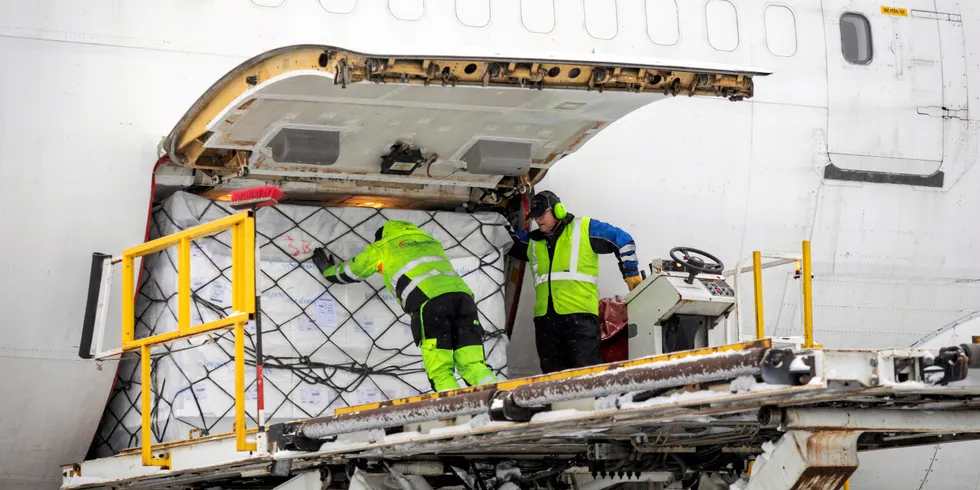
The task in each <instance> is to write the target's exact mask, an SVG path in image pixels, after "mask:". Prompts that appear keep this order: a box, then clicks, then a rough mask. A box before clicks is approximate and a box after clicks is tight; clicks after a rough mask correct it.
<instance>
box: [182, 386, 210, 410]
mask: <svg viewBox="0 0 980 490" xmlns="http://www.w3.org/2000/svg"><path fill="white" fill-rule="evenodd" d="M195 396H196V397H197V400H198V401H203V400H207V399H208V387H207V386H205V385H203V384H200V383H199V384H196V385H194V393H191V391H190V390H187V391H185V392H184V401H185V402H187V403H190V404H192V405H193V403H194V397H195Z"/></svg>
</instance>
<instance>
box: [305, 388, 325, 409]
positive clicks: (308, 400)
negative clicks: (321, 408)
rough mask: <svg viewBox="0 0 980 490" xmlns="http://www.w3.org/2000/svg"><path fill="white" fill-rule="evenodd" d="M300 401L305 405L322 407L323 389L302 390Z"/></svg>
mask: <svg viewBox="0 0 980 490" xmlns="http://www.w3.org/2000/svg"><path fill="white" fill-rule="evenodd" d="M299 401H300V403H301V404H303V405H320V404H321V403H323V388H319V387H317V388H300V390H299Z"/></svg>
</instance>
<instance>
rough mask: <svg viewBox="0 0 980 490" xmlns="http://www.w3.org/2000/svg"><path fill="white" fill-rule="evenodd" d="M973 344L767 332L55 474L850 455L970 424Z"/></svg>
mask: <svg viewBox="0 0 980 490" xmlns="http://www.w3.org/2000/svg"><path fill="white" fill-rule="evenodd" d="M971 353H973V354H974V357H973V358H972V359H971V357H970V354H971ZM975 354H976V348H975V346H958V347H950V348H944V349H889V350H829V349H802V348H799V347H790V348H785V347H783V346H774V345H773V341H772V340H771V339H763V340H759V341H754V342H748V343H742V344H734V345H729V346H723V347H716V348H710V349H701V350H695V351H685V352H679V353H674V354H669V355H663V356H656V357H648V358H642V359H637V360H632V361H628V362H622V363H613V364H605V365H600V366H595V367H592V368H587V369H580V370H574V371H566V372H562V373H556V374H553V375H549V376H538V377H532V378H526V379H520V380H512V381H506V382H502V383H498V384H496V385H487V386H479V387H473V388H467V389H462V390H456V391H453V392H444V393H439V394H434V395H424V396H419V397H413V398H408V399H401V400H394V401H389V402H383V403H375V404H370V405H366V406H361V407H351V408H350V409H347V410H344V413H338V414H335V415H334V416H331V417H323V418H317V419H310V420H301V421H296V422H292V423H286V424H274V425H270V426H268V427H265V428H263V429H264V430H262V431H255V430H254V429H253V431H252V432H251V433H250V435H249V438H250V439H254V441H255V443H256V444H257V449H256V450H255V451H249V452H239V451H236V447H235V439H234V435H233V434H228V435H220V436H213V437H207V438H201V439H196V440H189V441H182V442H177V443H171V444H163V445H159V446H154V447H153V451H154V452H155V453H156V452H163V451H166V452H169V454H170V457H171V461H172V463H171V467H170V468H166V469H161V468H157V467H144V466H142V465H141V464H140V453H139V451H138V450H130V451H127V452H123V453H121V454H119V455H117V456H114V457H110V458H103V459H97V460H91V461H85V462H82V463H77V464H73V465H67V466H65V467H64V483H63V485H62V488H65V489H82V488H99V487H103V486H107V485H109V486H112V487H114V488H167V487H173V486H177V487H179V488H185V487H189V488H196V487H198V486H199V487H202V488H203V487H210V486H214V485H221V484H222V482H225V483H226V484H227V483H229V482H236V484H239V485H240V484H241V483H242V482H244V481H248V482H251V483H250V484H249V485H250V488H276V487H277V485H280V484H284V483H286V482H290V483H289V485H303V483H302V481H300V480H301V479H300V478H299V477H300V476H303V475H305V476H303V478H304V479H305V480H303V481H308V482H309V481H313V479H312V478H313V477H312V476H310V475H309V474H308V472H309V471H311V470H316V472H317V475H319V480H317V481H318V482H319V483H318V485H321V486H320V487H318V488H348V486H347V485H349V484H350V482H348V481H347V480H348V479H350V478H351V477H352V476H353V477H355V479H356V477H357V476H356V475H357V474H364V475H370V474H372V473H385V474H387V473H391V472H392V471H394V470H392V465H398V464H401V465H404V464H405V463H413V464H415V465H416V466H412V465H407V466H405V467H406V468H408V470H406V471H408V473H412V472H413V471H414V472H416V473H419V472H421V473H423V474H424V473H425V471H423V470H419V468H426V466H424V465H429V466H428V467H429V468H431V467H432V465H436V466H438V465H444V467H445V468H447V469H448V468H456V470H460V469H467V468H468V471H471V472H473V473H474V474H480V471H481V468H484V469H485V468H487V467H489V468H491V472H492V468H493V465H495V464H498V463H499V462H501V461H505V460H508V461H512V462H514V463H513V464H516V465H518V466H523V467H524V468H526V471H525V473H524V476H523V477H522V478H523V479H524V480H523V481H525V482H531V481H534V480H532V478H534V476H535V475H536V474H543V473H546V472H548V471H551V472H557V473H561V472H569V471H574V469H576V468H577V469H578V470H579V471H585V472H586V473H589V475H586V476H585V477H586V478H588V479H591V484H592V485H597V484H599V483H601V482H602V481H604V480H603V479H604V478H605V479H608V480H609V482H614V481H619V480H615V479H617V478H618V479H624V478H625V479H626V480H623V481H627V480H629V479H630V478H634V480H633V481H641V480H642V481H648V482H653V481H661V482H662V483H663V484H665V485H666V484H668V482H669V481H671V480H677V479H679V478H680V477H683V474H684V473H689V472H693V471H710V470H715V471H721V470H723V469H726V468H728V469H732V468H734V471H736V472H737V471H738V468H739V466H740V465H742V464H744V463H745V462H746V461H747V460H749V459H752V458H753V457H755V458H756V459H757V458H758V457H759V456H760V455H763V453H765V452H766V451H765V450H764V447H766V445H767V444H769V445H770V446H769V447H770V448H771V444H772V443H777V444H776V447H777V448H779V447H780V445H779V444H778V442H779V441H780V440H788V439H790V438H791V437H804V436H805V437H811V436H814V437H816V436H821V435H827V434H836V435H840V434H845V435H847V436H848V437H851V438H852V439H853V441H851V440H850V439H849V438H848V437H843V438H842V439H840V441H841V442H840V444H841V446H840V447H837V446H834V447H833V448H830V452H831V453H834V454H838V453H843V454H845V455H846V454H848V452H847V449H848V448H849V447H851V446H853V449H854V450H855V451H868V450H875V449H883V448H892V447H903V446H914V445H921V444H935V443H937V442H952V441H959V440H971V439H976V438H978V437H980V384H977V383H975V382H973V383H971V382H970V381H971V380H969V379H968V376H967V375H968V368H969V367H970V366H971V365H972V366H976V363H977V361H978V359H977V358H976V355H975ZM807 447H809V446H807ZM770 452H771V451H770ZM783 453H785V451H783V452H782V453H781V452H780V451H779V450H778V449H777V451H776V452H775V453H773V454H772V455H769V454H766V456H767V457H780V455H781V454H783ZM668 456H669V457H668ZM814 456H815V455H814V454H810V455H809V456H808V457H810V458H812V457H814ZM804 459H806V458H804ZM672 461H679V462H680V464H679V465H678V464H677V463H675V462H672ZM418 465H422V466H418ZM675 466H679V467H676V468H675ZM856 466H857V464H856V459H855V460H854V462H853V464H851V463H848V462H847V461H843V462H841V463H840V464H838V465H837V466H834V468H836V471H831V473H833V475H834V478H835V480H833V481H830V483H826V482H825V484H826V485H829V486H812V487H807V488H836V487H834V486H833V485H835V484H837V483H843V481H844V480H845V479H846V478H847V477H848V476H849V475H850V474H851V473H852V472H853V471H854V469H855V468H856ZM412 468H415V469H412ZM654 470H656V471H654ZM769 473H772V470H770V472H769ZM651 475H654V476H651ZM765 476H767V475H764V474H763V473H762V472H760V473H759V475H758V478H759V479H761V478H764V477H765ZM770 476H771V475H770ZM784 476H785V475H784ZM811 476H812V475H811ZM548 477H549V476H548V475H545V476H541V477H540V478H548ZM798 477H800V478H803V477H802V476H799V475H798ZM361 478H362V479H363V477H361ZM643 478H646V479H645V480H643ZM657 478H660V480H657ZM293 479H295V480H293ZM328 479H329V480H328ZM665 479H666V480H665ZM755 480H756V479H755V478H754V479H753V480H752V481H753V482H755ZM837 480H839V481H837ZM780 481H782V480H780ZM793 481H794V482H796V481H798V480H793ZM331 482H332V483H331ZM834 482H836V483H834ZM790 483H792V482H790ZM790 483H787V484H790ZM759 484H763V483H759ZM765 484H766V485H768V487H767V488H779V487H777V486H772V483H771V482H770V483H765ZM794 484H795V483H794ZM331 485H332V486H331ZM283 488H307V487H306V486H288V487H283ZM309 488H312V487H309ZM350 488H355V487H354V486H351V487H350ZM358 488H371V487H358ZM477 488H479V487H477ZM487 488H491V487H487ZM591 488H603V487H602V486H601V485H599V486H593V487H591ZM666 488H669V487H666ZM750 488H752V487H750ZM757 488H763V487H757ZM786 488H790V487H786Z"/></svg>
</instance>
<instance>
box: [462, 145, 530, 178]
mask: <svg viewBox="0 0 980 490" xmlns="http://www.w3.org/2000/svg"><path fill="white" fill-rule="evenodd" d="M462 160H463V161H464V162H466V171H467V172H469V173H471V174H485V175H508V176H517V175H524V174H526V173H527V171H528V170H529V169H530V168H531V144H530V143H526V142H521V141H497V140H478V141H477V142H476V143H473V146H471V147H470V149H469V150H466V153H465V154H464V155H463V158H462Z"/></svg>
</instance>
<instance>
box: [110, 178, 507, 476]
mask: <svg viewBox="0 0 980 490" xmlns="http://www.w3.org/2000/svg"><path fill="white" fill-rule="evenodd" d="M233 212H235V211H234V210H231V209H230V208H229V207H228V206H227V204H225V203H221V202H217V201H212V200H210V199H205V198H202V197H199V196H195V195H192V194H187V193H177V194H175V195H173V196H172V197H170V198H168V199H167V200H166V201H165V202H164V204H163V205H162V206H160V207H159V208H158V209H157V210H156V211H155V212H154V214H153V223H152V228H151V236H153V237H154V238H155V237H158V236H164V235H168V234H171V233H174V232H177V231H180V230H182V229H186V228H188V227H191V226H195V225H198V224H202V223H206V222H210V221H213V220H215V219H218V218H221V217H224V216H227V215H229V214H231V213H233ZM386 219H399V220H405V221H410V222H412V223H415V224H417V225H419V226H420V227H421V228H422V229H423V230H425V231H426V232H428V233H430V234H432V235H433V236H434V237H435V238H437V239H438V240H440V241H441V242H442V243H443V245H444V246H445V248H446V254H447V255H448V256H449V258H450V260H451V261H452V263H453V265H454V266H455V268H456V271H457V272H458V273H459V274H460V276H462V277H463V278H464V279H465V281H466V282H467V284H469V286H470V288H471V289H472V290H473V292H474V295H475V299H476V301H477V305H478V307H479V310H480V320H481V323H482V324H483V326H484V329H485V330H486V332H485V337H484V339H485V341H484V347H485V352H486V356H487V362H488V364H489V365H490V366H491V368H492V369H494V371H495V372H497V373H498V376H499V377H500V378H501V379H504V378H506V367H507V366H506V364H507V359H506V352H507V336H506V334H505V333H504V322H505V306H504V299H503V298H504V293H503V285H504V273H503V270H504V264H503V257H504V253H505V251H506V247H507V246H508V245H509V244H510V243H511V241H510V237H509V234H508V233H507V231H506V229H505V228H504V226H503V225H504V219H503V217H501V216H499V215H497V214H494V213H476V214H463V213H452V212H427V211H405V210H377V209H372V208H363V207H349V208H326V207H313V206H294V205H280V206H276V207H273V208H263V209H260V210H259V211H258V214H257V216H256V228H257V231H258V237H257V239H256V243H257V245H258V247H259V250H260V254H261V255H260V258H261V274H257V275H258V276H259V285H258V289H259V290H260V291H261V292H262V296H261V309H262V331H263V335H262V348H263V357H264V359H265V398H266V400H265V407H266V408H265V410H266V417H267V419H268V420H269V422H278V421H287V420H296V419H303V418H310V417H316V416H320V415H329V414H331V413H333V409H335V408H337V407H344V406H349V405H356V404H360V403H366V402H371V401H378V400H385V399H392V398H399V397H404V396H410V395H415V394H419V393H425V392H428V391H431V388H430V386H429V382H428V380H427V378H426V375H425V372H424V370H423V368H422V358H421V355H420V352H419V349H418V347H416V346H415V345H414V342H413V341H412V334H411V330H410V327H409V321H410V319H409V317H408V316H407V315H405V314H403V313H402V311H401V309H400V307H399V306H398V304H397V303H396V302H395V299H394V298H393V297H392V295H391V294H390V293H389V292H388V291H387V290H385V289H384V283H383V281H382V279H381V276H380V274H375V275H374V276H372V277H371V278H369V279H368V280H367V281H366V282H362V283H356V284H351V285H332V284H329V283H328V282H326V281H325V280H324V279H323V278H322V277H320V276H319V274H318V272H317V270H316V268H315V267H314V265H313V264H312V261H311V260H310V256H311V255H312V252H313V249H314V248H316V247H317V246H320V245H321V244H324V245H325V246H326V247H327V249H328V251H329V252H331V253H333V254H334V255H335V256H337V257H339V258H342V259H348V258H350V257H353V256H354V255H355V254H357V253H359V252H360V251H361V250H363V249H364V246H365V245H367V244H368V243H369V242H370V241H371V240H373V237H374V232H375V230H377V228H378V227H379V226H381V225H382V224H383V223H384V221H385V220H386ZM229 243H230V233H229V232H224V233H222V234H219V235H215V236H212V237H208V238H202V239H198V240H195V241H194V242H193V245H192V249H191V250H192V255H191V290H192V295H193V299H194V301H193V304H192V307H191V316H192V319H191V323H192V325H196V324H200V323H203V322H208V321H211V320H214V319H217V318H219V317H221V316H224V315H227V314H228V313H230V312H231V287H230V284H231V283H230V278H231V257H230V248H229ZM176 264H177V249H176V247H173V248H170V249H168V250H165V251H163V252H159V253H157V254H154V255H152V256H149V257H147V258H146V264H145V269H144V271H143V274H142V278H141V282H140V289H139V297H138V298H137V303H136V314H137V321H136V336H137V338H140V337H146V336H148V335H151V334H153V335H155V334H160V333H164V332H169V331H173V330H176V329H177V316H176V315H177V269H176ZM252 333H254V325H252V324H249V325H248V326H247V327H246V334H247V338H246V341H245V343H246V358H247V359H248V360H247V361H246V362H248V363H250V364H252V365H251V366H247V368H246V374H245V376H246V383H248V387H247V391H246V400H247V402H246V407H247V413H248V417H249V426H251V427H254V426H255V424H256V404H255V396H256V390H255V368H254V362H251V361H252V360H253V359H254V353H255V351H254V343H253V340H254V339H253V337H252V335H251V334H252ZM233 353H234V350H233V336H232V333H231V332H230V331H228V332H224V333H221V334H212V335H209V336H200V337H197V338H194V339H190V340H182V341H178V342H174V343H172V344H171V345H169V346H167V347H166V349H159V350H158V351H157V352H154V362H153V364H152V372H153V375H152V384H153V387H152V389H153V394H154V396H153V400H154V406H153V432H154V439H155V440H154V441H153V442H154V443H156V442H166V441H173V440H182V439H186V438H188V436H189V433H190V432H191V431H192V430H195V429H197V430H200V431H202V432H203V434H204V435H207V434H218V433H223V432H230V431H231V428H232V427H231V424H232V422H233V420H234V399H233V397H232V395H231V394H232V392H233V388H234V376H233V375H234V364H233ZM461 386H462V382H461ZM141 389H142V380H140V373H139V362H138V359H136V358H132V359H126V360H124V361H123V363H122V365H121V366H120V369H119V374H118V379H117V383H116V387H115V389H114V391H113V394H112V397H111V398H110V401H109V403H108V405H107V407H106V411H105V414H104V416H103V419H102V424H101V427H100V430H99V434H98V435H97V437H96V440H95V442H94V449H95V450H96V451H95V453H96V455H97V456H100V457H101V456H106V455H111V454H115V453H117V452H119V451H120V450H122V449H125V448H129V447H135V446H138V445H139V443H140V441H139V428H140V412H139V399H140V390H141Z"/></svg>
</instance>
